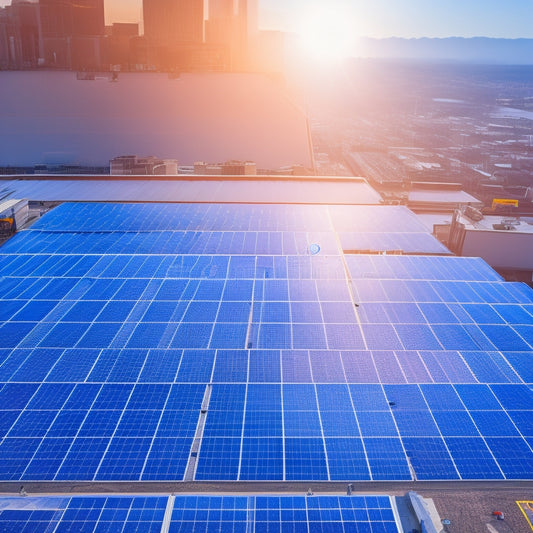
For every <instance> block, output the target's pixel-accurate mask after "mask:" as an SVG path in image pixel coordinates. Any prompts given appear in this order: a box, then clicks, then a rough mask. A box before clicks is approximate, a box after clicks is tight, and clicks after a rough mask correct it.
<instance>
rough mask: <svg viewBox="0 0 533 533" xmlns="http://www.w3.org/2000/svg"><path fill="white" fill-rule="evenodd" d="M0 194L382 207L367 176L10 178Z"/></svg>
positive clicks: (53, 198) (60, 198)
mask: <svg viewBox="0 0 533 533" xmlns="http://www.w3.org/2000/svg"><path fill="white" fill-rule="evenodd" d="M0 190H5V192H6V193H7V192H9V193H10V195H11V196H13V197H16V198H26V199H28V200H33V201H47V202H68V201H80V202H83V201H88V202H138V201H142V202H199V203H263V204H265V203H277V204H353V205H364V204H371V205H372V204H380V203H381V202H382V199H381V196H380V195H379V194H378V193H377V192H376V191H375V190H374V189H373V188H372V187H371V186H370V185H369V184H368V182H367V181H366V180H365V179H364V178H338V177H330V178H327V177H305V178H303V177H289V176H288V177H279V176H275V177H274V176H254V177H250V176H233V177H231V176H190V177H187V176H177V177H172V178H170V177H168V178H165V177H160V176H120V177H118V176H78V177H72V176H69V177H61V176H53V175H51V176H11V177H5V178H3V179H0Z"/></svg>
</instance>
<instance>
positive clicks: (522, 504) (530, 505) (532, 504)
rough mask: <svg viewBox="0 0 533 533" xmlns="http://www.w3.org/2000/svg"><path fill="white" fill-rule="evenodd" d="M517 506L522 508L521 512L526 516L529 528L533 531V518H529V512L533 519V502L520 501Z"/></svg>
mask: <svg viewBox="0 0 533 533" xmlns="http://www.w3.org/2000/svg"><path fill="white" fill-rule="evenodd" d="M516 504H517V505H518V507H520V510H521V511H522V514H523V515H524V518H525V519H526V520H527V523H528V524H529V527H530V528H531V530H532V531H533V524H532V523H531V518H530V517H529V516H528V513H527V511H529V512H530V513H531V517H532V518H533V501H519V502H516ZM526 509H527V511H526Z"/></svg>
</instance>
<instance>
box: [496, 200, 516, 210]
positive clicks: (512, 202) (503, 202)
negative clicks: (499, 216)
mask: <svg viewBox="0 0 533 533" xmlns="http://www.w3.org/2000/svg"><path fill="white" fill-rule="evenodd" d="M497 205H512V206H514V207H518V200H511V199H508V198H494V200H492V209H494V208H495V207H496V206H497Z"/></svg>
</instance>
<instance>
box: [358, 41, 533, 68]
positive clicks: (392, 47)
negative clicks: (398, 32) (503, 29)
mask: <svg viewBox="0 0 533 533" xmlns="http://www.w3.org/2000/svg"><path fill="white" fill-rule="evenodd" d="M358 51H359V53H358V56H360V57H372V58H390V59H415V60H421V61H425V60H431V61H435V60H437V61H461V62H465V63H490V64H507V65H511V64H512V65H533V39H493V38H488V37H471V38H465V37H448V38H443V39H437V38H427V37H423V38H419V39H403V38H399V37H391V38H387V39H372V38H368V37H363V38H361V39H360V40H359V42H358Z"/></svg>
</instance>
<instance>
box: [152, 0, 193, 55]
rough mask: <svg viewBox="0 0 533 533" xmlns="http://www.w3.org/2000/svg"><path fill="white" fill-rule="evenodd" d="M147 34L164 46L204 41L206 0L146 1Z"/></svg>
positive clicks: (154, 41) (153, 40)
mask: <svg viewBox="0 0 533 533" xmlns="http://www.w3.org/2000/svg"><path fill="white" fill-rule="evenodd" d="M143 18H144V35H145V37H146V38H147V39H148V40H149V41H150V42H152V43H158V44H163V45H175V44H179V43H181V44H200V43H202V42H203V35H204V32H203V26H204V3H203V0H143Z"/></svg>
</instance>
